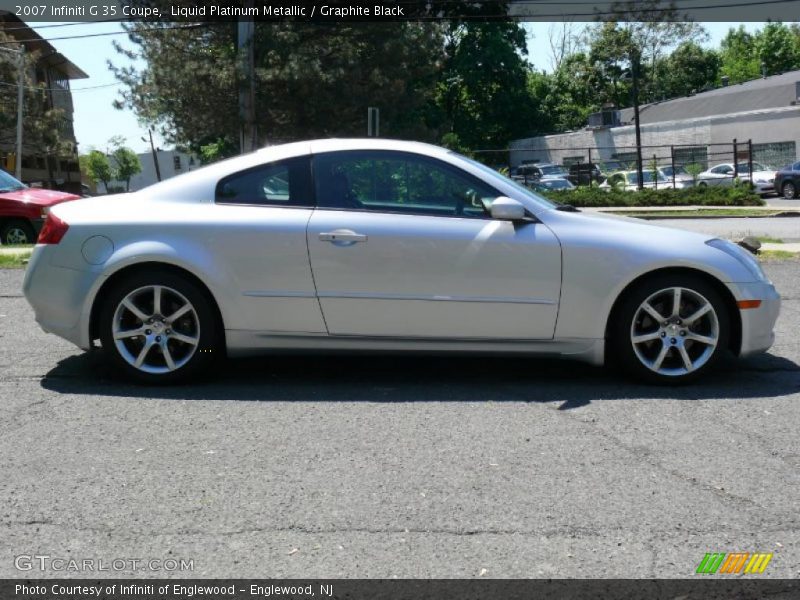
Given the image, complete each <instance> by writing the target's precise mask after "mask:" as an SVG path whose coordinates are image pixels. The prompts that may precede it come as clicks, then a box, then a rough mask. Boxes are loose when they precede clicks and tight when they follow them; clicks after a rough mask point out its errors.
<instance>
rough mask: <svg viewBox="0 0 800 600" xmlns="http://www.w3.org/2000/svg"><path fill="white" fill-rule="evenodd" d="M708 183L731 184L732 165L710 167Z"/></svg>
mask: <svg viewBox="0 0 800 600" xmlns="http://www.w3.org/2000/svg"><path fill="white" fill-rule="evenodd" d="M708 183H709V184H711V185H733V166H731V165H718V166H716V167H714V168H713V169H711V178H710V179H709V181H708Z"/></svg>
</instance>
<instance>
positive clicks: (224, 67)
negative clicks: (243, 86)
mask: <svg viewBox="0 0 800 600" xmlns="http://www.w3.org/2000/svg"><path fill="white" fill-rule="evenodd" d="M126 27H128V28H129V40H130V42H131V43H132V45H133V49H132V50H126V49H123V48H122V47H119V46H118V50H119V51H120V52H122V53H123V54H125V55H126V56H128V57H130V58H134V59H141V60H142V61H143V62H144V65H145V66H144V67H143V68H138V67H136V66H128V67H114V66H113V64H110V67H111V68H112V70H113V72H114V73H115V75H116V76H117V78H118V79H119V80H120V81H121V82H123V83H124V84H125V87H124V89H123V92H122V96H121V98H120V100H119V101H118V103H117V106H118V107H123V106H128V107H131V108H132V109H133V110H134V111H135V112H136V114H137V116H139V117H140V118H141V119H142V120H143V121H144V122H146V123H148V124H152V125H155V126H157V127H158V128H159V129H160V131H161V133H162V135H163V136H164V137H165V138H166V139H167V140H168V141H170V142H172V143H175V144H180V145H185V146H188V147H189V148H190V149H191V150H192V151H194V152H197V153H198V154H204V153H202V151H201V148H203V147H208V148H207V150H213V152H212V153H213V154H214V156H216V157H219V156H220V152H219V151H222V153H224V154H228V153H232V152H235V151H237V150H238V145H239V144H238V140H239V127H240V122H239V108H238V90H239V85H240V83H241V77H240V70H239V68H238V66H237V50H236V37H235V32H236V24H235V23H213V24H209V23H206V24H204V25H203V26H202V27H198V28H183V29H179V28H175V27H172V26H169V25H167V24H162V23H136V25H135V27H133V26H127V25H126ZM443 34H444V27H443V26H442V25H441V24H437V23H432V22H410V21H409V22H399V23H377V24H376V23H368V24H367V23H335V24H334V23H331V24H328V23H313V24H312V23H303V22H299V21H297V22H289V21H286V22H280V23H267V22H257V23H256V24H255V35H254V48H253V50H254V56H255V65H256V68H255V74H254V77H255V88H256V99H255V100H256V114H257V115H258V119H259V122H258V125H259V133H260V137H261V141H262V143H266V142H279V141H287V140H294V139H306V138H309V137H320V136H337V135H342V136H344V135H364V134H365V133H366V112H367V107H369V106H376V107H378V108H380V110H381V134H382V135H386V136H395V137H401V138H402V137H405V138H416V139H431V140H432V139H436V138H438V129H437V125H440V122H438V121H437V119H439V120H440V114H439V113H438V112H437V111H436V110H433V109H432V107H433V93H434V90H435V84H436V81H437V78H438V73H439V71H440V68H441V63H442V60H443V56H444V55H443V49H444V43H443Z"/></svg>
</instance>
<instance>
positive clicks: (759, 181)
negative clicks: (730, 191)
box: [756, 178, 769, 183]
mask: <svg viewBox="0 0 800 600" xmlns="http://www.w3.org/2000/svg"><path fill="white" fill-rule="evenodd" d="M756 183H769V181H767V180H766V179H761V178H759V179H756Z"/></svg>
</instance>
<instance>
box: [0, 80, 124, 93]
mask: <svg viewBox="0 0 800 600" xmlns="http://www.w3.org/2000/svg"><path fill="white" fill-rule="evenodd" d="M0 85H2V86H5V87H11V88H17V87H19V86H18V85H17V84H16V83H4V82H0ZM115 85H122V82H121V81H115V82H114V83H103V84H100V85H92V86H87V87H79V88H71V89H64V88H58V87H55V88H48V87H39V86H36V85H24V86H22V87H23V88H25V89H28V90H36V91H42V92H71V93H75V92H85V91H89V90H97V89H100V88H107V87H112V86H115Z"/></svg>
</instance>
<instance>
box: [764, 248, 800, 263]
mask: <svg viewBox="0 0 800 600" xmlns="http://www.w3.org/2000/svg"><path fill="white" fill-rule="evenodd" d="M797 256H798V255H797V253H795V252H788V251H787V250H761V251H760V252H759V253H758V258H759V259H760V260H762V261H770V260H786V259H787V258H797Z"/></svg>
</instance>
